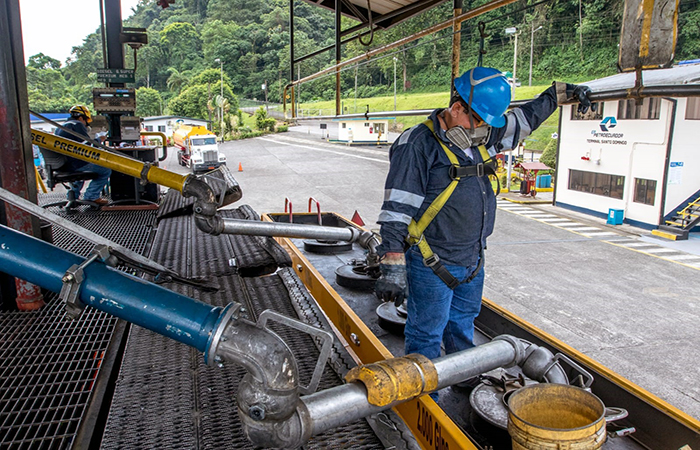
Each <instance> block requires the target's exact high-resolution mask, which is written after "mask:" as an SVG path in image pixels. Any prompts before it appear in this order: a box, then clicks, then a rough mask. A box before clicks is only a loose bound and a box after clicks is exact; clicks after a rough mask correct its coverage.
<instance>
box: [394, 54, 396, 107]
mask: <svg viewBox="0 0 700 450" xmlns="http://www.w3.org/2000/svg"><path fill="white" fill-rule="evenodd" d="M394 111H396V56H394Z"/></svg>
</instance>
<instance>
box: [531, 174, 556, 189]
mask: <svg viewBox="0 0 700 450" xmlns="http://www.w3.org/2000/svg"><path fill="white" fill-rule="evenodd" d="M535 186H536V187H538V188H549V187H552V176H551V175H537V179H536V180H535Z"/></svg>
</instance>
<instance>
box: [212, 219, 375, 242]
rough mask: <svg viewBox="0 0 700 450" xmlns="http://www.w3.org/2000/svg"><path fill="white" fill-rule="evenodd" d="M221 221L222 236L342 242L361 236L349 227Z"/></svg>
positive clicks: (355, 239)
mask: <svg viewBox="0 0 700 450" xmlns="http://www.w3.org/2000/svg"><path fill="white" fill-rule="evenodd" d="M222 220H223V226H224V228H223V233H224V234H242V235H248V236H272V237H290V238H307V239H322V240H328V241H344V242H355V241H357V239H358V238H359V237H360V234H361V232H360V231H359V230H356V229H354V228H350V227H345V228H338V227H325V226H320V225H305V224H300V223H279V222H260V221H253V220H240V219H228V218H224V219H222Z"/></svg>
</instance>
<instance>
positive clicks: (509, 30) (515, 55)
mask: <svg viewBox="0 0 700 450" xmlns="http://www.w3.org/2000/svg"><path fill="white" fill-rule="evenodd" d="M521 32H522V31H521V30H518V29H517V28H516V27H510V28H506V34H512V35H513V36H515V47H514V49H513V90H512V91H511V92H512V94H511V98H512V99H515V83H516V80H517V79H518V78H517V76H516V75H517V73H518V36H520V33H521Z"/></svg>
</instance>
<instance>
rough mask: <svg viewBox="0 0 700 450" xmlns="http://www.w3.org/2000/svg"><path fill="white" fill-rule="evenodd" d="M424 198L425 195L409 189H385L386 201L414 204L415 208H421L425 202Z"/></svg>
mask: <svg viewBox="0 0 700 450" xmlns="http://www.w3.org/2000/svg"><path fill="white" fill-rule="evenodd" d="M424 199H425V197H422V196H420V195H417V194H413V193H411V192H408V191H402V190H401V189H385V190H384V201H385V202H396V203H402V204H404V205H408V206H413V207H414V208H420V206H421V205H422V204H423V200H424Z"/></svg>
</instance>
